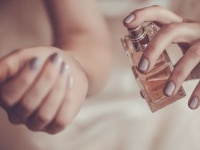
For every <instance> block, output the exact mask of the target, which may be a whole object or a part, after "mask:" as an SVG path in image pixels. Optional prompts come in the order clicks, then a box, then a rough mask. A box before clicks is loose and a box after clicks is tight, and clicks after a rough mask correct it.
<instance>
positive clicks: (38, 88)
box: [0, 0, 112, 134]
mask: <svg viewBox="0 0 200 150" xmlns="http://www.w3.org/2000/svg"><path fill="white" fill-rule="evenodd" d="M42 2H43V4H44V7H45V9H46V11H47V14H48V16H49V20H50V21H49V22H50V26H51V27H52V33H53V40H52V41H53V42H52V45H49V46H34V47H28V48H19V49H17V50H15V51H14V52H10V53H8V54H7V55H5V56H4V57H2V58H1V59H0V68H1V70H0V97H1V99H0V105H1V107H2V108H3V109H4V110H5V111H6V112H7V114H8V118H9V120H10V122H11V123H13V124H24V125H26V126H27V127H28V128H29V129H30V130H32V131H43V132H46V133H49V134H56V133H59V132H61V131H62V130H63V129H65V128H66V127H67V126H68V125H69V124H70V123H71V122H72V120H73V119H74V117H75V116H76V115H77V113H78V112H79V110H80V108H81V105H82V104H83V102H84V101H85V99H86V98H87V97H90V96H92V95H95V94H96V93H98V92H99V91H100V90H101V89H102V87H103V86H104V84H105V82H106V80H107V78H108V75H109V73H110V70H111V64H112V54H111V53H112V48H111V44H110V39H109V35H108V31H107V27H106V24H105V22H104V20H103V17H102V16H101V15H100V13H99V12H98V9H97V8H96V3H95V1H93V0H84V1H78V2H76V0H67V1H62V0H57V1H54V0H44V1H42ZM77 3H78V5H77ZM77 10H81V11H77ZM83 16H85V17H83ZM99 27H100V28H99ZM13 48H14V47H13ZM53 55H57V59H53V60H52V56H53ZM33 59H37V63H35V64H34V65H35V66H34V67H33V64H32V62H33ZM36 64H37V65H36ZM63 64H65V65H64V66H65V67H64V68H65V69H64V70H63V67H62V66H63ZM91 64H92V65H91ZM102 71H103V74H102Z"/></svg>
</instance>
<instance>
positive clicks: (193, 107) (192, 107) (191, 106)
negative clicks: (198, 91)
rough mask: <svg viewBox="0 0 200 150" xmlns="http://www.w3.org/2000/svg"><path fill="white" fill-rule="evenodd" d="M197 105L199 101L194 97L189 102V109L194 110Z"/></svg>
mask: <svg viewBox="0 0 200 150" xmlns="http://www.w3.org/2000/svg"><path fill="white" fill-rule="evenodd" d="M198 104H199V99H198V97H196V96H194V97H193V98H192V99H191V100H190V101H189V107H190V108H191V109H196V108H197V106H198Z"/></svg>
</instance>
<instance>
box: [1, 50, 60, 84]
mask: <svg viewBox="0 0 200 150" xmlns="http://www.w3.org/2000/svg"><path fill="white" fill-rule="evenodd" d="M55 51H59V50H58V49H57V48H54V47H31V48H24V49H19V50H15V51H13V52H12V53H9V54H8V55H6V56H4V57H3V58H1V59H0V68H1V69H0V84H2V83H4V82H5V81H7V80H8V79H10V78H11V77H13V76H15V75H17V74H18V73H19V70H20V69H21V68H22V67H23V66H24V64H25V63H26V62H28V61H29V60H30V59H31V58H34V57H38V58H39V59H40V60H41V61H42V62H43V61H45V60H46V59H47V58H48V57H49V55H51V54H53V53H54V52H55Z"/></svg>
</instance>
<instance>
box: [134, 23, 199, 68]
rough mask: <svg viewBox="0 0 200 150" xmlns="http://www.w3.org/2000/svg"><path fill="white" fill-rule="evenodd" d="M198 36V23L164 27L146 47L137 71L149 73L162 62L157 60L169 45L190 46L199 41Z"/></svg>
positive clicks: (175, 24) (174, 24)
mask: <svg viewBox="0 0 200 150" xmlns="http://www.w3.org/2000/svg"><path fill="white" fill-rule="evenodd" d="M199 35H200V30H199V24H198V23H173V24H170V25H166V26H164V27H163V28H161V29H160V30H159V32H158V33H157V34H156V35H155V37H154V38H153V39H152V41H151V42H150V43H149V45H148V46H147V48H146V50H145V52H144V53H143V55H142V58H141V60H140V62H139V65H138V69H139V70H140V71H141V72H148V71H150V70H151V69H153V67H154V66H155V64H156V63H159V61H162V59H160V60H159V61H157V60H158V58H159V57H160V55H161V54H162V53H163V51H164V50H165V49H166V48H167V46H168V45H169V44H171V43H189V44H192V43H194V42H195V41H196V40H198V39H199V37H200V36H199ZM165 59H168V58H165Z"/></svg>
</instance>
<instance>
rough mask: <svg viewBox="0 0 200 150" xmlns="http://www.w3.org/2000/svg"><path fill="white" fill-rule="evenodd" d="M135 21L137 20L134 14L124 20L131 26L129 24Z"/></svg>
mask: <svg viewBox="0 0 200 150" xmlns="http://www.w3.org/2000/svg"><path fill="white" fill-rule="evenodd" d="M134 20H135V16H134V15H133V14H130V15H128V16H127V17H126V18H125V19H124V22H125V23H126V24H129V23H131V22H133V21H134Z"/></svg>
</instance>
